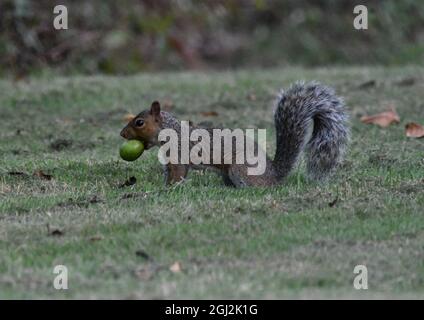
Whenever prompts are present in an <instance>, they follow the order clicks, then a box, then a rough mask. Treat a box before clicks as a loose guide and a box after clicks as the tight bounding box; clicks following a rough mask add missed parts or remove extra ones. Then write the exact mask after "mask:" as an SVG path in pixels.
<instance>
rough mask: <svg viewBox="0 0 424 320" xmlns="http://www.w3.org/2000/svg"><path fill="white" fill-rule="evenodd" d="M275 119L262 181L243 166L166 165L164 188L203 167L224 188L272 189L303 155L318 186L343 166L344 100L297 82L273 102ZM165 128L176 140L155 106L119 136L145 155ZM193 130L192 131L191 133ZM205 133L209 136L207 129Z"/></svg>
mask: <svg viewBox="0 0 424 320" xmlns="http://www.w3.org/2000/svg"><path fill="white" fill-rule="evenodd" d="M274 119H275V127H276V133H277V137H276V146H277V148H276V152H275V157H274V159H273V160H271V159H270V158H269V157H267V159H266V169H265V172H264V173H263V174H262V175H248V174H247V168H248V165H247V164H236V163H233V164H213V162H212V161H211V162H210V164H207V165H202V166H198V165H194V164H192V163H189V164H182V163H177V164H171V163H168V164H167V165H165V177H166V183H167V184H171V183H175V182H179V181H181V180H184V179H185V177H186V175H187V172H188V170H189V169H198V168H199V167H200V168H204V167H206V168H212V169H214V170H215V171H217V172H218V173H220V174H221V175H222V177H223V179H224V182H225V184H226V185H232V186H235V187H243V186H272V185H277V184H280V183H282V182H283V181H284V179H285V178H286V177H287V176H288V174H289V173H290V172H291V170H292V169H293V167H294V166H295V164H296V162H297V160H298V158H299V156H300V154H301V153H302V152H305V155H306V163H307V174H308V176H309V177H310V178H312V179H314V180H323V179H326V178H327V177H328V176H330V174H331V173H332V172H333V171H334V169H335V168H336V167H337V165H338V164H339V163H340V161H341V160H342V158H343V154H344V151H345V149H346V146H347V144H348V140H349V117H348V114H347V111H346V109H345V105H344V102H343V100H342V99H341V98H339V97H338V96H337V95H336V94H335V92H334V90H333V89H332V88H329V87H326V86H323V85H321V84H319V83H318V82H310V83H306V84H305V83H304V82H296V83H295V84H293V85H292V86H291V87H290V88H289V89H288V90H287V91H285V92H284V91H282V92H281V93H280V95H279V96H278V99H277V101H276V105H275V112H274ZM168 128H170V129H174V130H175V131H176V132H177V133H178V135H179V137H180V138H181V124H180V121H179V120H178V119H177V118H175V117H174V116H173V115H171V114H170V113H168V112H164V111H161V110H160V104H159V102H157V101H155V102H153V103H152V105H151V107H150V109H149V110H146V111H143V112H141V113H140V114H138V115H137V116H135V117H134V118H133V119H132V120H131V121H130V122H129V123H128V124H127V125H126V126H125V127H124V128H123V129H122V131H121V136H122V137H124V138H125V139H137V140H140V141H142V142H143V143H144V145H145V149H146V150H147V149H150V148H151V147H153V146H160V145H161V144H163V142H160V141H159V139H158V136H159V132H160V131H161V130H162V129H168ZM195 128H197V127H195V126H191V127H190V130H192V129H195ZM311 128H313V129H312V133H311V132H310V131H311V130H310V129H311ZM203 129H205V128H203ZM206 130H208V132H210V133H211V132H212V129H211V128H209V129H206ZM211 134H212V133H211ZM191 146H192V144H190V147H191ZM211 154H212V152H211ZM233 156H234V157H235V155H234V154H233ZM222 163H223V161H222Z"/></svg>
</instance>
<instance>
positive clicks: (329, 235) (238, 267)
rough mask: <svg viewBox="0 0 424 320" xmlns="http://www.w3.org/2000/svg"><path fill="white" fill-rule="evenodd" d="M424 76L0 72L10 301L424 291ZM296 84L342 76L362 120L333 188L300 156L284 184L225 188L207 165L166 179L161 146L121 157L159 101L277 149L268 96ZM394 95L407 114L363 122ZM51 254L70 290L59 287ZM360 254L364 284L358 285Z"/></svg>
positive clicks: (1, 189)
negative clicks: (14, 75)
mask: <svg viewBox="0 0 424 320" xmlns="http://www.w3.org/2000/svg"><path fill="white" fill-rule="evenodd" d="M423 72H424V70H423V69H422V68H416V67H408V68H392V69H385V68H378V67H373V68H329V69H325V68H322V69H302V68H287V69H275V70H268V71H267V70H265V71H260V70H250V71H238V72H219V73H217V72H207V73H158V74H142V75H139V76H131V77H103V76H92V77H82V76H81V77H79V76H72V77H54V76H51V75H48V74H46V75H42V76H40V77H38V78H30V79H26V80H20V81H18V82H14V81H8V80H0V92H1V94H0V119H1V125H0V152H1V157H0V298H54V299H62V298H141V299H149V298H159V299H161V298H270V299H274V298H381V297H390V298H409V297H412V298H415V297H421V298H422V297H424V250H423V249H424V210H423V207H424V192H423V191H424V140H422V139H421V140H419V139H415V140H414V139H411V138H406V137H405V135H404V125H405V124H406V123H407V122H409V121H417V122H421V123H423V122H424V102H423V101H424V85H423V82H422V77H421V76H420V75H422V74H423ZM297 79H305V80H312V79H317V80H320V81H321V82H323V83H326V84H328V85H332V86H334V87H335V88H336V91H337V92H338V93H339V94H340V95H342V96H344V98H345V101H346V103H347V105H348V107H349V110H350V112H351V115H352V116H351V120H352V140H351V144H350V150H349V152H348V153H347V156H346V161H345V162H344V164H343V166H342V167H341V168H340V169H339V170H338V172H337V173H336V175H335V176H334V177H333V178H332V179H331V180H330V181H329V182H328V183H327V184H317V183H314V182H310V181H308V180H307V179H306V177H305V171H304V168H303V166H302V165H300V166H299V167H297V168H296V170H295V171H294V172H293V174H292V175H291V176H290V177H289V179H288V180H287V181H286V182H285V183H284V184H283V185H281V186H279V187H275V188H265V189H261V188H246V189H234V188H229V187H224V185H223V183H222V181H221V179H219V178H218V177H217V176H216V175H214V174H213V173H209V172H192V173H191V174H190V176H189V179H188V180H187V181H186V182H185V183H184V184H182V185H178V186H176V187H172V188H166V187H165V186H164V185H163V177H162V174H161V165H160V164H159V163H158V161H157V152H156V151H155V150H149V151H148V152H145V153H144V154H143V155H142V157H141V158H140V159H139V160H137V161H136V162H133V163H127V162H124V161H122V160H120V159H119V156H118V149H119V146H120V144H121V143H122V138H121V137H120V136H119V131H120V129H121V128H122V127H123V126H124V122H123V121H122V118H123V116H124V115H125V114H126V113H127V112H128V111H131V112H134V113H135V112H138V111H141V110H143V109H144V108H146V107H148V106H149V105H150V103H151V101H153V100H155V99H158V100H159V101H162V104H163V105H165V106H166V107H167V108H168V109H171V111H172V112H173V113H175V114H176V115H178V116H179V117H180V118H181V119H184V120H191V121H193V122H195V123H201V122H203V124H204V125H209V124H210V123H213V124H214V125H218V126H228V127H233V128H235V127H239V128H247V127H250V128H252V127H253V128H266V129H267V137H268V139H267V141H268V149H269V150H268V152H269V153H271V154H273V152H274V147H275V146H274V134H275V131H274V128H273V120H272V102H273V99H274V97H275V94H276V93H277V92H278V90H279V89H280V88H284V87H287V86H288V85H289V84H290V83H291V82H293V81H295V80H297ZM390 106H394V107H395V108H396V110H397V111H398V113H399V115H400V117H401V122H400V124H397V125H393V126H391V127H389V128H386V129H381V128H379V127H376V126H372V125H365V124H362V123H361V122H360V121H359V117H360V116H361V115H364V114H373V113H377V112H380V111H384V110H385V109H387V108H390ZM210 111H215V112H216V113H217V115H216V116H211V114H210V113H209V116H207V115H208V113H206V114H205V113H203V114H202V112H210ZM34 173H35V175H34ZM49 175H50V176H49ZM132 176H134V177H135V178H136V183H135V184H133V185H127V186H125V185H124V183H125V181H127V180H128V179H129V178H130V177H132ZM132 182H134V181H132ZM56 265H65V266H66V267H67V268H68V275H69V283H68V285H69V289H68V290H55V289H54V288H53V279H54V277H55V276H56V275H55V274H53V268H54V266H56ZM356 265H365V266H366V267H367V269H368V287H369V289H368V290H362V291H358V290H355V289H354V287H353V285H352V283H353V279H354V277H355V274H354V273H353V269H354V267H355V266H356ZM171 266H173V267H172V268H171ZM171 269H172V270H171Z"/></svg>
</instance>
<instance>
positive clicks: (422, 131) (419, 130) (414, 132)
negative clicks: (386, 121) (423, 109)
mask: <svg viewBox="0 0 424 320" xmlns="http://www.w3.org/2000/svg"><path fill="white" fill-rule="evenodd" d="M405 133H406V136H407V137H409V138H422V137H424V127H423V126H422V125H420V124H418V123H415V122H410V123H408V124H407V125H406V126H405Z"/></svg>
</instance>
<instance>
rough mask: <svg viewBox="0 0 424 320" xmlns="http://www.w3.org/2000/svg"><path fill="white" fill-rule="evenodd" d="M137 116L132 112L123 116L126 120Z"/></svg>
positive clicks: (128, 120)
mask: <svg viewBox="0 0 424 320" xmlns="http://www.w3.org/2000/svg"><path fill="white" fill-rule="evenodd" d="M134 118H135V115H134V114H132V113H127V114H126V115H125V116H124V117H123V118H122V120H123V121H124V122H130V121H131V120H132V119H134Z"/></svg>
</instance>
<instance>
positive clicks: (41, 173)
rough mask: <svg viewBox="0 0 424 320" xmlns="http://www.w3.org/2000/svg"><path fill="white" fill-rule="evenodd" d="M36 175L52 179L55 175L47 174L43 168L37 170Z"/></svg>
mask: <svg viewBox="0 0 424 320" xmlns="http://www.w3.org/2000/svg"><path fill="white" fill-rule="evenodd" d="M34 176H36V177H39V178H41V179H43V180H51V179H52V178H53V176H52V175H51V174H46V173H44V172H43V171H41V170H37V171H35V172H34Z"/></svg>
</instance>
